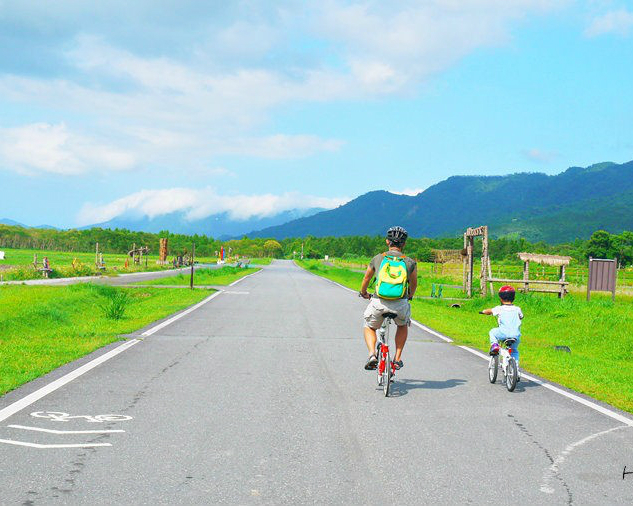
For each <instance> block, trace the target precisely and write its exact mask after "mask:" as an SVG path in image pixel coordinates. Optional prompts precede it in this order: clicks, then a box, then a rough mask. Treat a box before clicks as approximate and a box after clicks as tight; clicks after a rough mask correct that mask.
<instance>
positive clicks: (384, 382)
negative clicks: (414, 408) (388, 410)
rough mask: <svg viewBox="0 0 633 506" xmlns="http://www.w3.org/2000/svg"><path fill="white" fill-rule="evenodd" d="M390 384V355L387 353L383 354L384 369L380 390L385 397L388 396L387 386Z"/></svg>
mask: <svg viewBox="0 0 633 506" xmlns="http://www.w3.org/2000/svg"><path fill="white" fill-rule="evenodd" d="M390 386H391V357H390V356H389V353H387V354H386V356H385V371H384V372H383V374H382V390H383V392H384V393H385V397H389V387H390Z"/></svg>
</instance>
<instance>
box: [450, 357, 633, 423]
mask: <svg viewBox="0 0 633 506" xmlns="http://www.w3.org/2000/svg"><path fill="white" fill-rule="evenodd" d="M458 348H461V349H462V350H466V351H467V352H469V353H472V354H473V355H476V356H478V357H480V358H483V359H484V360H486V361H488V360H490V357H489V356H488V355H485V354H484V353H482V352H480V351H478V350H473V349H472V348H469V347H468V346H458ZM521 378H525V379H527V380H530V381H533V382H534V383H536V384H538V385H540V386H542V387H544V388H547V389H548V390H551V391H552V392H556V393H557V394H559V395H562V396H563V397H567V398H568V399H571V400H572V401H576V402H578V403H580V404H583V405H585V406H587V407H588V408H591V409H593V410H594V411H598V412H599V413H602V414H603V415H606V416H608V417H610V418H613V419H614V420H617V421H618V422H622V423H624V424H626V425H629V426H631V427H633V420H632V419H630V418H628V417H626V416H623V415H621V414H620V413H616V412H615V411H613V410H610V409H608V408H605V407H603V406H600V405H599V404H596V403H595V402H591V401H589V400H587V399H584V398H583V397H580V396H579V395H575V394H572V393H571V392H568V391H567V390H563V389H562V388H558V387H556V386H554V385H551V384H549V383H546V382H544V381H543V380H540V379H538V378H535V377H534V376H532V375H531V374H525V373H524V372H522V373H521Z"/></svg>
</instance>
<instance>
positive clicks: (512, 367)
mask: <svg viewBox="0 0 633 506" xmlns="http://www.w3.org/2000/svg"><path fill="white" fill-rule="evenodd" d="M518 375H519V373H518V370H517V363H516V360H514V359H513V358H512V357H510V358H509V359H508V365H507V368H506V388H507V389H508V392H512V391H514V389H515V388H516V386H517V378H518Z"/></svg>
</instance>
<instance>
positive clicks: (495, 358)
mask: <svg viewBox="0 0 633 506" xmlns="http://www.w3.org/2000/svg"><path fill="white" fill-rule="evenodd" d="M498 372H499V355H492V356H491V357H490V362H489V363H488V379H489V380H490V383H494V382H495V381H497V373H498Z"/></svg>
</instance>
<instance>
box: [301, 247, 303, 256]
mask: <svg viewBox="0 0 633 506" xmlns="http://www.w3.org/2000/svg"><path fill="white" fill-rule="evenodd" d="M301 260H303V243H301Z"/></svg>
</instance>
